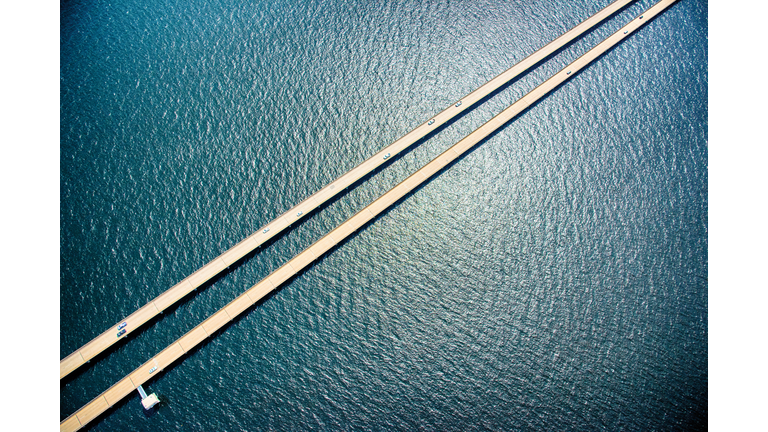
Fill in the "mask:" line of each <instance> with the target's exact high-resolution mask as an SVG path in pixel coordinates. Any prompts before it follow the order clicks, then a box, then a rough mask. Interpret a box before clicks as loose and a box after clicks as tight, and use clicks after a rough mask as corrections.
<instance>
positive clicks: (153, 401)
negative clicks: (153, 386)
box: [136, 386, 160, 410]
mask: <svg viewBox="0 0 768 432" xmlns="http://www.w3.org/2000/svg"><path fill="white" fill-rule="evenodd" d="M136 390H138V391H139V394H140V395H141V405H143V406H144V409H145V410H148V409H150V408H152V407H153V406H155V405H157V404H159V403H160V399H158V398H157V395H156V394H154V393H152V394H151V395H149V396H147V392H145V391H144V387H142V386H138V387H137V388H136Z"/></svg>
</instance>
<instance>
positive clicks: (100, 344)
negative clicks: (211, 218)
mask: <svg viewBox="0 0 768 432" xmlns="http://www.w3.org/2000/svg"><path fill="white" fill-rule="evenodd" d="M632 1H634V0H617V1H615V2H613V3H611V4H610V5H608V6H607V7H606V8H605V9H603V10H601V11H599V12H597V13H596V14H594V15H592V16H591V17H589V18H588V19H586V20H585V21H584V22H582V23H581V24H579V25H577V26H576V27H574V28H573V29H571V30H569V31H568V32H566V33H564V34H563V35H562V36H560V37H558V38H557V39H555V40H553V41H552V42H550V43H549V44H547V45H546V46H545V47H543V48H541V49H539V50H538V51H536V52H535V53H533V54H531V55H530V56H528V57H526V58H525V59H524V60H522V61H521V62H519V63H517V64H516V65H514V66H512V67H511V68H509V69H507V70H506V71H504V72H502V73H501V74H499V75H498V76H496V77H495V78H493V79H492V80H490V81H488V82H487V83H485V84H483V85H482V86H481V87H480V88H478V89H477V90H475V91H473V92H472V93H470V94H468V95H467V96H465V97H464V98H462V99H460V100H459V101H457V102H456V103H454V104H452V105H451V106H450V107H448V108H446V109H445V110H443V111H442V112H440V113H439V114H437V115H436V116H434V117H432V118H431V119H430V120H429V121H427V122H425V123H422V124H421V125H419V126H418V127H416V128H415V129H413V130H412V131H410V132H409V133H407V134H406V135H404V136H403V137H402V138H400V139H398V140H397V141H395V142H394V143H392V144H390V145H389V146H388V147H386V148H384V149H383V150H381V151H380V152H378V153H376V154H375V155H373V156H371V157H370V158H369V159H367V160H366V161H364V162H363V163H361V164H360V165H358V166H356V167H355V168H353V169H352V170H350V171H349V172H347V173H346V174H344V175H342V176H341V177H339V178H337V179H336V180H334V181H333V182H331V183H329V184H328V185H326V186H325V187H324V188H322V189H320V190H319V191H317V192H316V193H315V194H314V195H312V196H310V197H309V198H307V199H305V200H304V201H302V202H301V203H299V204H298V205H296V206H294V207H293V208H291V209H290V210H288V211H286V212H285V213H283V214H282V215H280V216H278V217H277V218H276V219H275V220H273V221H272V222H269V223H268V224H266V225H265V226H263V227H261V228H260V229H259V230H258V231H256V232H255V233H254V234H252V235H250V236H249V237H247V238H246V239H245V240H243V241H241V242H240V243H238V244H236V245H235V246H233V247H232V248H230V249H229V250H227V251H226V252H224V253H223V254H221V255H219V256H218V257H216V258H214V259H213V260H212V261H211V262H209V263H208V264H206V265H204V266H203V267H201V268H200V269H198V270H197V271H195V272H194V273H192V274H191V275H189V276H188V277H186V278H185V279H184V280H182V281H181V282H179V283H178V284H176V285H174V286H173V287H171V288H169V289H168V290H166V291H165V292H163V293H162V294H160V295H159V296H157V297H156V298H155V299H153V300H151V301H150V302H149V303H147V304H146V305H144V306H142V307H141V308H139V309H138V310H136V311H135V312H134V313H132V314H131V315H129V316H128V317H127V318H124V319H122V320H120V321H118V322H117V323H115V325H113V326H112V327H110V328H109V329H107V330H106V331H104V332H103V333H101V334H100V335H98V336H96V337H95V338H94V339H93V340H91V341H90V342H88V343H86V344H85V345H83V346H82V347H80V348H79V349H77V350H76V351H75V352H73V353H71V354H69V355H68V356H66V357H65V358H64V359H62V360H61V361H60V362H59V379H63V378H64V377H66V376H67V375H69V374H70V373H72V372H73V371H75V370H77V369H78V368H79V367H80V366H82V365H83V364H85V363H87V362H88V361H90V360H91V359H92V358H94V357H96V356H97V355H99V354H100V353H102V352H103V351H105V350H106V349H108V348H109V347H111V346H112V345H114V344H115V343H116V342H117V341H118V340H120V338H121V337H127V336H128V335H129V334H130V333H131V332H133V331H135V330H137V329H138V328H139V327H141V326H142V325H143V324H145V323H146V322H147V321H149V320H151V319H152V318H154V317H155V316H157V315H158V314H160V313H162V312H163V310H165V309H167V308H168V307H170V306H172V305H173V304H174V303H176V302H177V301H179V300H181V299H182V298H184V297H185V296H186V295H187V294H189V293H190V292H192V291H194V290H195V289H197V288H198V287H200V286H201V285H203V284H204V283H205V282H207V281H208V280H210V279H211V278H212V277H214V276H216V275H217V274H219V273H220V272H221V271H223V270H224V269H226V268H227V267H229V266H231V265H232V264H234V263H236V262H237V261H239V260H240V259H241V258H242V257H244V256H245V255H247V254H248V253H250V252H252V251H253V250H255V249H256V248H258V247H259V246H261V245H262V244H264V243H265V242H267V241H268V240H269V239H271V238H273V237H274V236H276V235H277V234H279V233H280V232H281V231H283V230H284V229H286V228H288V227H289V226H290V225H291V224H293V223H294V222H296V221H298V220H299V219H301V218H302V217H303V216H305V215H307V214H309V213H310V212H311V211H313V210H315V209H316V208H318V207H319V206H321V205H322V204H323V203H325V202H326V201H328V200H329V199H331V198H333V197H334V196H336V195H337V194H338V193H339V192H341V191H342V190H344V189H346V188H347V187H349V186H351V185H352V184H353V183H355V182H356V181H357V180H359V179H361V178H362V177H364V176H366V175H367V174H369V173H370V172H372V171H373V170H375V169H376V168H378V167H379V166H381V165H382V164H384V163H385V162H386V161H387V160H388V159H389V158H385V157H384V156H385V155H390V156H394V155H396V154H398V153H400V152H402V151H403V150H406V149H408V148H409V147H410V146H412V145H413V144H414V143H416V142H417V141H418V140H420V139H421V138H423V137H425V136H426V135H427V134H429V133H430V132H432V131H434V130H436V129H437V128H439V127H440V126H442V125H443V124H445V123H446V122H448V121H449V120H451V119H452V118H454V117H456V116H457V115H458V114H460V113H462V112H463V111H465V110H466V109H467V108H469V107H471V106H473V105H474V104H476V103H477V102H479V101H480V100H482V99H483V98H485V97H486V96H488V95H490V94H491V93H493V92H494V91H495V90H497V89H499V88H500V87H501V86H503V85H504V84H506V83H508V82H509V81H511V80H512V79H514V78H515V77H517V76H518V75H520V74H521V73H523V72H525V71H526V70H528V69H530V68H531V67H532V66H534V65H536V64H537V63H539V62H540V61H541V60H543V59H545V58H547V56H549V55H550V54H552V53H554V52H555V51H557V50H558V49H560V48H562V47H563V46H565V45H566V44H567V43H569V42H571V41H572V40H573V39H575V38H577V37H578V36H580V35H581V34H583V33H584V32H586V31H587V30H589V29H591V28H592V27H594V26H596V25H597V24H599V23H600V22H602V21H603V20H605V19H606V18H608V17H609V16H611V15H613V14H614V13H616V12H618V11H619V10H621V9H622V8H623V7H624V6H626V5H627V4H629V3H631V2H632ZM459 102H460V103H459ZM433 120H434V121H433ZM122 322H127V323H128V326H127V327H126V328H125V330H126V332H125V333H124V334H122V335H121V336H119V337H118V336H117V333H118V325H119V324H120V323H122Z"/></svg>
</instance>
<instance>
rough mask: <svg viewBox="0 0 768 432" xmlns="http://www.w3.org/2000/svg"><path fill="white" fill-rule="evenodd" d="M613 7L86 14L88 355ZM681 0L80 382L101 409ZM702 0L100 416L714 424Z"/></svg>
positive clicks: (76, 382) (484, 116)
mask: <svg viewBox="0 0 768 432" xmlns="http://www.w3.org/2000/svg"><path fill="white" fill-rule="evenodd" d="M606 4H607V2H598V1H593V0H575V1H570V2H558V1H553V0H541V1H531V0H525V1H522V0H521V1H507V2H505V1H498V0H482V1H446V0H440V1H434V2H432V1H429V2H426V1H425V2H419V1H402V2H387V1H383V2H370V1H364V0H349V1H338V0H330V1H326V2H314V1H295V2H288V1H264V2H253V1H250V2H240V1H227V0H200V1H195V0H192V1H184V2H180V1H168V0H160V1H156V2H144V1H139V0H126V1H120V2H107V1H98V0H97V1H72V2H64V3H62V5H61V176H60V181H61V221H60V234H61V237H60V250H61V338H60V351H61V353H60V355H61V357H62V358H63V357H64V356H66V355H67V354H69V353H70V352H72V351H74V350H76V349H77V348H78V347H80V346H81V345H82V344H84V343H86V342H87V341H89V340H90V339H91V338H93V337H94V336H96V335H98V334H99V333H101V332H102V331H104V330H105V329H106V328H107V327H109V326H110V325H113V324H114V323H115V322H117V321H118V320H119V319H121V318H122V317H124V316H127V315H128V314H130V313H131V312H133V311H134V310H135V309H137V308H138V307H140V306H142V305H144V304H145V303H146V302H148V301H149V300H151V299H153V298H154V297H155V296H157V295H158V294H160V293H162V292H163V291H165V290H166V289H168V288H169V287H171V286H172V285H174V284H175V283H177V282H178V281H180V280H182V279H183V278H184V277H186V276H187V275H189V274H190V273H191V272H193V271H194V270H196V269H197V268H199V267H200V266H202V265H203V264H205V263H206V262H208V261H209V260H211V259H213V258H214V257H216V256H217V255H219V254H220V253H221V252H223V251H224V250H226V249H228V248H229V247H230V246H232V245H234V244H235V243H237V242H239V241H240V240H241V239H243V238H244V237H246V236H247V235H249V234H251V233H253V232H254V231H256V230H257V229H259V227H260V226H262V225H264V224H265V223H267V222H269V221H270V220H272V219H273V218H274V217H276V216H277V215H278V214H280V213H282V212H283V211H285V210H287V209H288V208H290V207H291V206H292V205H294V204H296V203H298V202H299V201H301V200H303V199H304V198H306V197H307V196H309V195H310V194H312V193H313V192H315V191H316V190H318V189H320V188H321V187H323V186H324V185H325V184H327V183H328V182H329V181H331V180H333V179H335V178H336V177H338V176H339V175H341V174H343V173H344V172H346V171H347V170H349V169H351V168H352V167H354V166H355V165H357V164H358V163H360V162H362V161H363V160H365V159H366V158H367V157H369V156H370V155H372V154H374V153H375V152H376V151H378V150H379V149H381V148H383V147H384V146H386V145H388V144H389V143H391V142H393V141H394V140H395V139H397V138H399V137H400V136H402V135H403V134H405V133H406V132H408V131H409V130H411V129H412V128H413V127H415V126H417V125H418V124H420V123H422V122H424V121H426V120H427V119H428V118H429V117H430V116H431V115H433V114H434V113H436V112H438V111H440V110H442V109H443V108H445V107H447V106H449V105H450V104H451V103H453V102H454V101H456V100H458V99H460V98H461V97H462V96H464V95H466V94H467V93H469V92H470V91H472V90H474V89H475V88H477V87H478V86H480V85H481V84H483V83H484V82H486V81H487V80H488V79H490V78H492V77H493V76H495V75H496V74H498V73H500V72H502V71H503V70H505V69H507V68H508V67H510V66H511V65H513V64H514V63H515V62H517V61H519V60H522V59H523V58H525V57H526V56H527V55H529V54H530V53H532V52H533V51H535V50H536V49H538V48H540V47H541V46H543V45H545V44H546V43H547V42H549V41H550V40H552V39H554V38H556V37H557V36H559V35H560V34H561V33H563V32H565V31H566V30H568V29H569V28H571V27H573V26H575V25H576V24H578V23H579V22H580V21H582V20H583V19H585V18H586V17H588V16H589V15H591V14H592V13H594V12H596V11H597V10H599V9H601V8H602V7H604V6H605V5H606ZM651 4H652V3H651V2H649V1H641V2H638V3H635V4H633V5H631V6H630V7H628V8H627V9H625V10H623V11H622V12H620V13H619V14H617V15H616V16H615V17H613V18H612V19H611V20H609V21H607V22H606V23H605V24H603V25H602V26H601V27H599V28H598V29H596V30H594V31H592V32H590V33H588V34H587V35H586V36H584V37H582V38H580V39H579V40H577V41H576V42H575V43H573V44H571V45H570V46H568V47H567V48H565V49H563V50H562V51H560V52H558V53H557V54H556V55H554V56H552V57H551V58H550V59H548V60H547V62H545V63H544V64H542V65H540V66H539V67H537V68H536V69H534V70H532V71H531V72H530V73H528V74H526V75H525V76H523V77H522V78H520V79H518V80H517V81H515V82H514V83H512V84H511V85H509V86H507V87H506V88H504V89H503V90H502V91H500V92H498V93H497V94H496V95H495V96H493V97H492V98H489V99H488V100H486V101H484V102H483V103H482V104H480V105H478V106H477V107H476V108H474V109H473V110H471V111H469V112H468V113H467V114H466V115H464V116H462V117H461V118H460V119H458V120H456V121H455V122H453V123H452V124H451V125H449V126H448V127H446V128H444V129H442V130H441V131H440V132H438V133H436V134H434V135H433V136H431V137H430V138H429V139H427V140H424V142H422V143H421V144H420V145H418V146H417V147H416V148H414V149H413V150H412V151H409V152H407V153H405V154H403V155H400V156H398V157H395V158H393V160H392V161H391V162H390V163H389V164H388V165H386V166H385V168H384V169H382V170H380V171H378V172H376V173H374V174H373V175H371V176H369V177H367V178H366V179H365V180H364V181H362V182H360V183H359V184H358V185H356V186H355V187H354V188H350V190H349V191H347V192H346V193H344V194H342V195H340V196H339V197H338V198H337V199H335V200H333V201H332V202H331V203H330V204H329V205H326V206H324V207H322V208H321V209H319V210H318V211H316V212H313V213H312V214H310V215H309V216H308V217H306V218H305V219H304V220H303V221H302V222H301V223H299V224H297V225H295V226H294V227H292V229H290V230H289V231H287V232H285V233H284V234H282V235H280V236H279V237H278V238H277V239H276V240H275V241H273V242H271V243H269V244H268V245H265V247H263V248H261V249H259V250H258V251H257V252H256V253H255V254H252V255H250V256H249V257H247V258H246V259H245V260H243V261H242V262H241V263H240V264H238V265H236V266H233V267H232V268H230V269H229V270H228V271H226V272H225V273H223V274H222V275H221V276H219V277H217V278H215V279H214V280H213V281H212V282H211V283H209V284H207V285H205V287H204V289H201V290H198V291H197V292H196V293H195V294H194V295H192V296H190V297H189V298H188V299H185V301H183V302H181V304H180V305H178V306H177V307H174V308H172V309H171V310H170V311H167V312H166V313H165V314H163V315H162V316H161V317H160V318H159V319H157V320H155V321H153V322H151V323H150V325H148V326H146V327H145V328H144V329H143V330H142V331H140V332H137V333H134V334H132V335H131V337H130V338H128V340H127V341H126V342H123V343H121V344H119V345H118V346H117V347H116V348H115V349H113V350H111V351H110V352H109V353H108V354H107V355H105V356H104V357H103V358H101V359H100V360H99V361H97V362H92V363H91V364H89V365H88V366H87V367H85V368H83V370H82V371H80V372H78V373H76V374H75V375H74V376H73V377H72V378H68V379H66V380H65V381H63V383H62V385H61V397H60V417H61V419H64V418H65V417H66V416H67V415H69V414H71V413H73V412H74V411H76V410H77V409H78V408H79V407H81V406H82V405H84V404H85V403H87V402H88V401H90V400H91V399H92V398H94V397H96V396H97V395H98V394H99V393H101V392H102V391H103V390H105V389H106V388H108V387H109V386H110V385H111V384H113V383H114V382H115V381H117V380H118V379H120V378H122V377H123V376H125V375H126V374H127V373H129V372H131V371H132V370H133V369H134V368H136V367H138V366H139V365H140V364H142V363H143V362H145V361H146V360H148V359H149V358H151V357H152V356H153V355H155V354H156V353H157V352H159V351H160V350H162V349H163V348H165V347H166V346H167V345H169V344H170V343H171V342H173V341H174V340H176V339H177V338H178V337H179V336H181V335H182V334H184V333H185V332H186V331H188V330H189V329H191V328H192V327H194V326H195V325H197V324H198V323H199V322H200V321H202V320H203V319H205V318H206V317H207V316H209V315H210V314H212V313H213V312H215V311H216V310H218V309H219V308H220V307H222V306H224V305H225V304H227V303H228V302H229V301H230V300H232V299H233V298H234V297H236V296H237V295H239V294H240V293H242V292H244V291H245V290H246V289H247V288H249V287H250V286H252V285H253V284H255V283H256V282H258V281H259V280H260V279H261V278H263V277H264V276H266V275H268V274H269V273H270V272H271V271H272V270H274V269H276V268H277V267H278V266H279V265H281V264H282V263H284V262H285V261H286V260H288V259H289V258H291V257H292V256H294V255H295V254H296V253H298V252H300V251H301V250H303V249H304V248H306V247H307V246H309V245H310V244H311V243H312V242H314V241H315V240H317V239H318V238H319V237H321V236H322V235H324V234H325V233H326V232H328V231H329V230H330V229H332V228H334V227H335V226H336V225H338V224H339V223H341V222H342V221H344V220H345V219H346V218H347V217H349V216H351V215H352V214H354V213H355V212H356V211H358V210H359V209H361V208H362V207H364V206H365V205H367V204H368V203H370V202H371V201H372V200H373V199H375V198H376V197H378V196H379V195H380V194H382V193H384V192H385V191H387V190H388V189H389V188H391V187H393V186H394V185H396V184H397V183H398V182H400V181H401V180H403V179H404V178H406V177H407V176H408V175H410V174H411V173H412V172H414V171H415V170H416V169H418V168H419V167H420V166H421V165H423V164H425V163H426V162H427V161H429V160H430V159H431V158H432V157H434V156H436V155H438V154H439V153H441V152H442V151H443V150H444V149H446V148H447V147H449V146H450V145H452V144H453V143H455V142H457V141H458V140H460V139H461V138H463V137H464V136H466V135H467V134H468V133H470V132H471V131H473V130H474V129H476V128H477V127H479V126H480V125H481V124H483V123H484V122H485V121H487V120H488V119H490V118H491V117H493V116H494V115H495V114H497V113H498V112H500V111H501V110H502V109H504V108H505V107H506V106H508V105H509V104H510V103H512V102H513V101H515V100H516V99H517V98H519V97H521V96H522V95H524V94H525V93H526V92H528V91H530V90H531V89H533V88H534V87H535V86H536V85H538V84H539V83H540V82H542V81H543V80H544V79H546V78H547V77H548V76H550V75H551V74H553V73H554V72H556V71H558V70H559V69H560V68H562V67H564V66H565V65H566V64H568V63H569V62H571V61H573V60H574V59H576V58H577V57H578V56H579V55H581V54H582V53H584V52H585V51H587V50H588V49H589V48H591V47H592V46H594V45H595V44H597V43H598V42H599V41H601V40H602V39H603V38H605V37H606V36H607V35H609V34H611V33H612V32H614V31H615V30H616V29H618V28H619V27H621V26H622V25H624V23H626V22H627V21H628V20H630V19H631V18H633V17H635V16H636V15H638V14H639V13H640V12H642V11H643V10H645V9H646V8H648V7H649V6H650V5H651ZM706 8H707V5H706V3H702V2H697V1H693V0H682V1H680V2H678V3H677V4H675V5H674V6H672V7H671V8H670V9H669V10H668V11H666V12H665V13H663V14H662V15H661V16H659V17H658V18H656V19H655V20H653V21H651V22H650V23H649V24H647V25H646V26H645V27H643V28H641V29H640V30H639V31H638V32H637V33H635V34H634V35H632V36H631V37H630V38H629V39H627V40H626V41H625V42H623V43H622V44H620V45H619V46H617V47H616V48H614V49H612V50H611V51H609V52H608V53H607V54H605V55H604V56H602V57H601V58H600V59H598V60H597V61H596V62H595V63H593V64H592V65H591V66H589V67H588V68H587V69H585V70H584V71H582V72H580V73H578V74H576V75H575V76H574V77H572V79H571V80H569V81H568V82H567V83H565V84H564V85H562V86H561V87H560V88H558V89H557V90H556V91H555V92H554V93H552V94H551V95H550V96H549V97H547V98H546V99H545V100H543V101H541V102H539V103H537V104H535V105H534V106H533V107H532V108H530V109H529V110H527V111H526V112H525V113H523V115H521V116H520V117H519V118H517V119H516V120H514V121H512V122H510V123H509V124H507V125H506V126H505V127H503V128H502V129H500V131H499V132H498V133H496V134H495V135H493V136H492V137H491V138H489V139H487V140H485V141H484V142H483V143H482V144H481V145H480V146H478V147H477V148H476V149H475V150H473V151H472V152H471V153H469V154H468V155H466V156H465V157H463V158H461V159H460V160H459V161H458V162H457V163H455V164H453V165H452V166H450V167H449V168H448V169H447V170H445V171H443V172H442V173H441V174H440V175H439V176H438V177H436V178H434V179H433V180H431V181H430V182H429V183H427V184H426V185H424V186H423V187H421V188H419V189H418V190H416V191H415V192H414V193H413V194H411V195H409V196H408V197H407V198H405V199H404V200H402V201H401V202H399V203H398V204H397V205H396V206H394V207H393V208H391V209H390V210H389V211H387V212H386V213H384V214H383V215H382V216H380V217H378V218H377V219H375V220H374V221H373V222H371V223H370V224H368V225H366V226H365V227H364V228H362V229H361V230H360V231H358V232H357V233H356V234H355V235H353V236H352V237H351V238H349V239H348V240H346V241H345V242H343V243H342V244H341V245H340V246H338V247H336V248H335V249H334V250H332V251H331V253H329V254H327V255H325V256H324V257H323V258H322V259H320V260H318V261H317V262H316V263H315V264H314V265H312V266H311V267H310V268H309V269H307V270H306V271H304V272H302V273H300V274H299V275H297V276H296V277H295V278H293V279H292V280H290V281H289V283H287V284H286V285H284V286H283V287H282V288H280V289H279V290H277V291H276V292H275V293H274V294H273V295H270V296H269V297H268V298H267V299H266V300H265V301H263V302H261V303H259V304H258V305H257V306H256V307H254V308H252V309H251V310H249V311H248V312H247V313H246V314H244V315H243V316H241V317H240V318H238V319H237V320H235V321H234V322H233V323H232V324H231V325H229V326H227V327H225V329H224V330H222V331H220V332H219V333H218V334H216V335H215V337H213V338H211V339H209V340H208V341H207V342H206V343H204V344H203V345H202V346H201V347H199V348H198V349H196V350H194V351H192V352H191V353H189V354H188V355H187V356H185V357H183V359H182V360H181V361H180V362H178V363H177V364H176V365H175V366H174V367H172V368H170V369H167V370H166V371H164V372H162V373H160V374H159V375H158V376H157V377H156V378H154V379H153V380H152V381H150V382H148V383H147V384H146V385H145V388H147V389H148V390H150V391H152V392H156V393H157V394H158V396H159V397H160V399H161V400H162V404H161V405H160V407H159V409H158V410H157V411H156V412H155V413H154V414H152V415H145V414H144V412H143V410H142V408H141V404H140V402H139V397H138V394H135V395H131V396H130V397H128V398H126V399H125V400H124V401H123V402H121V403H120V404H118V405H117V406H116V407H115V408H113V409H112V410H110V411H109V412H108V413H107V414H106V415H104V416H102V417H100V418H99V419H98V420H97V421H95V422H94V423H92V425H91V429H92V430H99V431H116V430H156V431H170V430H184V431H188V430H196V431H213V430H230V431H232V430H248V431H251V430H352V429H364V430H387V431H390V430H420V429H423V430H462V431H463V430H497V431H506V430H589V431H593V430H622V429H626V430H687V429H695V428H698V427H705V426H706V417H707V355H708V349H707V268H708V264H707V223H708V222H707V214H708V201H707V79H708V78H707V16H706Z"/></svg>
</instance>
